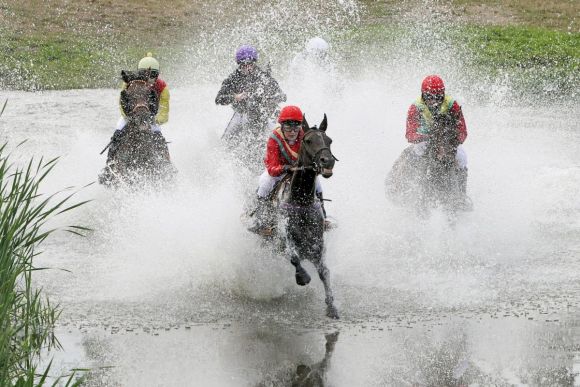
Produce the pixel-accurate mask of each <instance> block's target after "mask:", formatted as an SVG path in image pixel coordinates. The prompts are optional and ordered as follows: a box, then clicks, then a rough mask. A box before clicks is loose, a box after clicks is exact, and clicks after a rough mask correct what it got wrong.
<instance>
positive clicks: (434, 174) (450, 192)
mask: <svg viewBox="0 0 580 387" xmlns="http://www.w3.org/2000/svg"><path fill="white" fill-rule="evenodd" d="M454 128H455V125H453V123H451V122H448V119H446V118H439V117H435V122H434V125H433V127H432V129H431V131H430V133H429V139H428V141H427V144H426V148H425V153H424V154H423V156H417V155H416V154H415V152H414V150H413V146H409V147H407V148H406V149H405V150H403V153H402V154H401V155H400V156H399V158H398V159H397V160H396V161H395V163H394V164H393V167H392V169H391V171H390V172H389V174H388V176H387V179H386V182H385V183H386V187H387V197H389V199H391V200H392V201H393V202H395V203H396V204H399V205H402V206H408V207H414V208H415V209H416V210H417V213H418V214H419V215H420V216H421V217H427V216H428V215H429V209H430V208H435V207H437V206H438V205H440V206H441V207H442V208H443V211H444V212H445V213H446V214H447V216H448V219H449V221H450V222H451V223H454V221H455V218H456V214H457V211H458V209H459V203H460V202H461V198H462V194H461V189H460V185H459V176H458V167H457V162H456V160H455V156H456V153H457V146H458V145H459V143H458V141H457V131H456V129H454Z"/></svg>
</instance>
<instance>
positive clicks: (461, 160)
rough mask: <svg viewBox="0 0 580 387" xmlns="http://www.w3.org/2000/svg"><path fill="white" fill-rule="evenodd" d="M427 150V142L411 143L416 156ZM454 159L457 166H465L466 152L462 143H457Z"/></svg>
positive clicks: (462, 167) (463, 167)
mask: <svg viewBox="0 0 580 387" xmlns="http://www.w3.org/2000/svg"><path fill="white" fill-rule="evenodd" d="M426 150H427V142H426V141H423V142H420V143H417V144H414V145H413V152H414V153H415V154H416V155H417V156H423V155H424V154H425V151H426ZM455 161H457V166H458V167H459V168H460V169H465V168H467V152H465V148H464V147H463V145H459V146H458V147H457V153H456V154H455Z"/></svg>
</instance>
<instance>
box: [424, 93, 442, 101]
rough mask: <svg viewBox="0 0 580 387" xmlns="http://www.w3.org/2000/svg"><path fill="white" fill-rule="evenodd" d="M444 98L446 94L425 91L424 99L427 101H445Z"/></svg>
mask: <svg viewBox="0 0 580 387" xmlns="http://www.w3.org/2000/svg"><path fill="white" fill-rule="evenodd" d="M444 99H445V95H444V94H431V93H423V100H425V101H434V102H443V100H444Z"/></svg>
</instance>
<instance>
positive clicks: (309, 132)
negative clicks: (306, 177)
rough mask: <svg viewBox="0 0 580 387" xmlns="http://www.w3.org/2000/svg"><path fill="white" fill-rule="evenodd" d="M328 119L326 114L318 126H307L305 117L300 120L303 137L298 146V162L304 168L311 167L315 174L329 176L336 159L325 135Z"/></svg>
mask: <svg viewBox="0 0 580 387" xmlns="http://www.w3.org/2000/svg"><path fill="white" fill-rule="evenodd" d="M327 126H328V120H327V119H326V114H325V115H324V119H323V120H322V122H321V123H320V128H317V127H316V126H314V127H312V128H311V127H310V126H308V122H306V117H304V120H303V122H302V128H303V130H304V138H303V139H302V145H301V146H300V154H299V163H300V164H301V165H302V166H304V167H305V168H312V169H313V170H314V171H315V172H316V173H317V174H318V173H320V174H321V175H322V176H323V177H326V178H329V177H330V176H332V168H333V167H334V162H335V161H337V160H338V159H337V158H336V157H334V155H333V154H332V151H331V150H330V144H332V139H331V138H330V137H328V136H327V135H326V128H327Z"/></svg>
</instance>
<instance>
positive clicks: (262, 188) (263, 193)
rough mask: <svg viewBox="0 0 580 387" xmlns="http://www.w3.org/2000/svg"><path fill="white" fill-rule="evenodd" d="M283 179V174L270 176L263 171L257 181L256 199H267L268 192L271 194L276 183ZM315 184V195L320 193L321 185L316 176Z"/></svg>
mask: <svg viewBox="0 0 580 387" xmlns="http://www.w3.org/2000/svg"><path fill="white" fill-rule="evenodd" d="M283 177H284V174H281V175H280V176H270V174H269V173H268V171H267V170H266V171H264V173H262V174H261V175H260V178H259V179H258V197H260V198H266V197H268V195H270V192H272V190H273V189H274V186H275V185H276V183H277V182H279V181H280V180H282V178H283ZM315 184H316V193H322V184H320V179H319V178H318V176H316V182H315Z"/></svg>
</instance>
